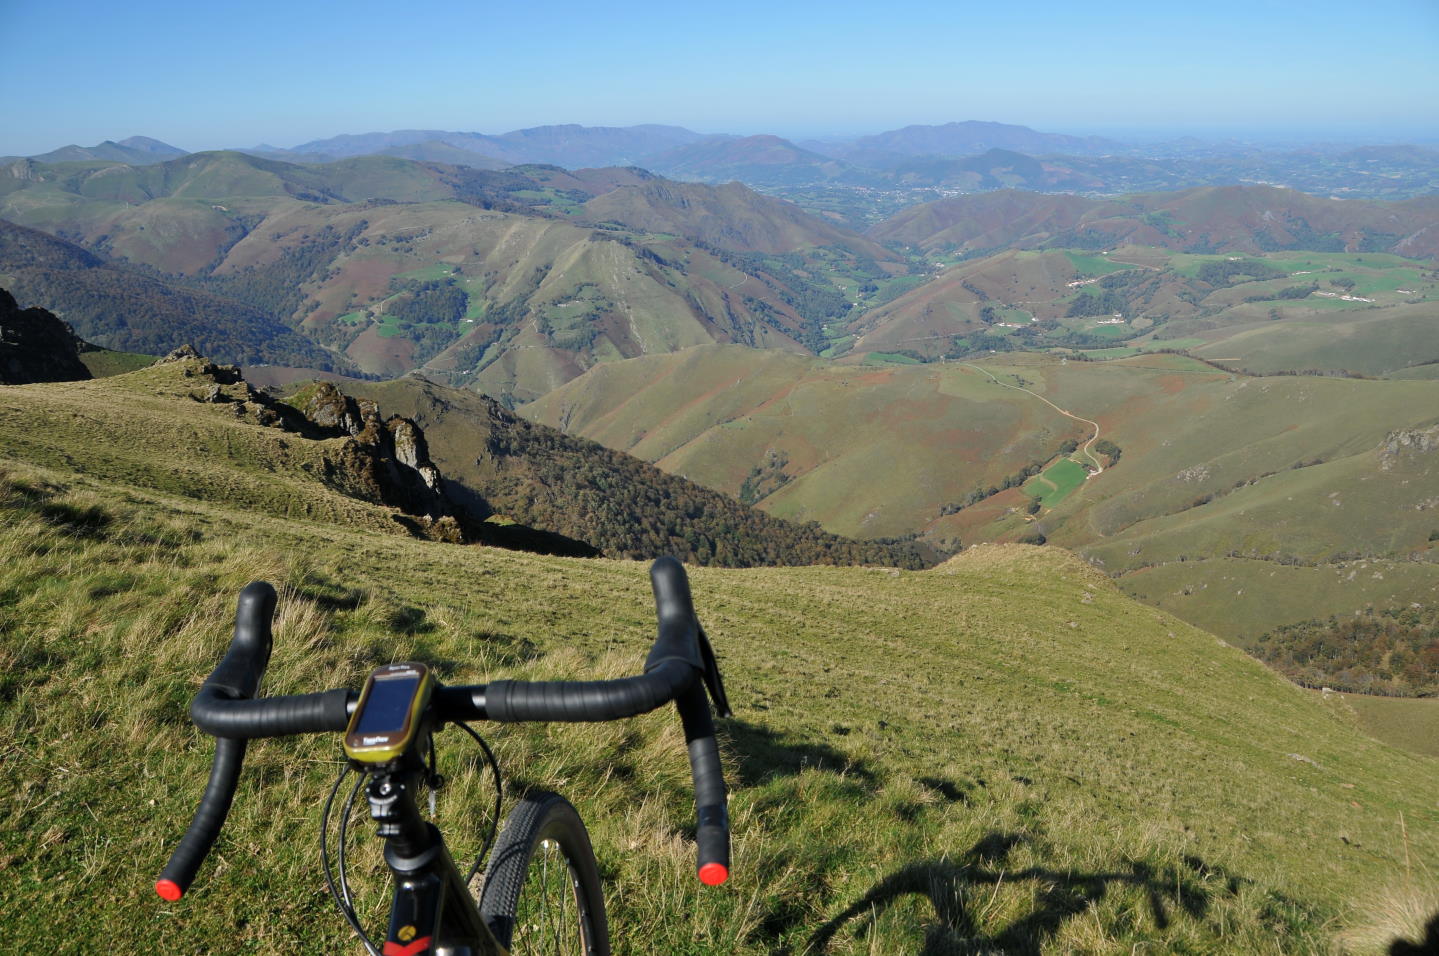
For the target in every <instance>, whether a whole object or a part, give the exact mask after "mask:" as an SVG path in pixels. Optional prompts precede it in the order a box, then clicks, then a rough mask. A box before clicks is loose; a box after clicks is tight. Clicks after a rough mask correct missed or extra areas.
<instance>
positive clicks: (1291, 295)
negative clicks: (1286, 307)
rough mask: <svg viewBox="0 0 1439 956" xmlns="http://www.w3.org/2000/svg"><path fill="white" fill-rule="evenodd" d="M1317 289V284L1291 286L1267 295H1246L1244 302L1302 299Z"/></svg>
mask: <svg viewBox="0 0 1439 956" xmlns="http://www.w3.org/2000/svg"><path fill="white" fill-rule="evenodd" d="M1318 288H1319V283H1317V282H1316V283H1314V284H1312V285H1291V286H1288V287H1286V288H1283V289H1280V290H1279V291H1278V292H1273V293H1270V294H1269V295H1246V296H1245V297H1244V301H1245V302H1268V301H1270V300H1271V299H1304V298H1308V296H1309V294H1310V293H1311V292H1313V291H1315V290H1316V289H1318Z"/></svg>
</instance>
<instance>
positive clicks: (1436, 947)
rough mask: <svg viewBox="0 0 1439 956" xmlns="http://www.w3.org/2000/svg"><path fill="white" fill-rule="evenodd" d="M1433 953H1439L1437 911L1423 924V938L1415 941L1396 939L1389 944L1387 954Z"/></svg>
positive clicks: (1427, 955) (1418, 955) (1429, 955)
mask: <svg viewBox="0 0 1439 956" xmlns="http://www.w3.org/2000/svg"><path fill="white" fill-rule="evenodd" d="M1435 953H1439V913H1435V914H1434V915H1433V916H1431V917H1430V918H1429V922H1427V923H1425V924H1424V938H1423V939H1421V940H1419V941H1418V942H1417V943H1416V942H1414V941H1413V940H1408V939H1396V940H1395V941H1394V942H1392V943H1390V944H1389V956H1434V954H1435Z"/></svg>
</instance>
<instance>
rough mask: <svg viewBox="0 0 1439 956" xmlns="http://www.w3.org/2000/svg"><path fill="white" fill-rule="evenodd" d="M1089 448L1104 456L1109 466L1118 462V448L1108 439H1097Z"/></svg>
mask: <svg viewBox="0 0 1439 956" xmlns="http://www.w3.org/2000/svg"><path fill="white" fill-rule="evenodd" d="M1091 447H1092V448H1093V449H1094V450H1095V451H1097V452H1099V454H1101V455H1104V456H1105V457H1106V458H1108V459H1109V463H1110V464H1111V465H1113V464H1114V463H1115V462H1117V461H1119V455H1120V449H1119V446H1118V445H1116V444H1115V443H1114V442H1112V441H1110V440H1109V439H1108V438H1101V439H1099V441H1097V442H1095V443H1094V444H1093V445H1092V446H1091Z"/></svg>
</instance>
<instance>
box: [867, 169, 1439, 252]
mask: <svg viewBox="0 0 1439 956" xmlns="http://www.w3.org/2000/svg"><path fill="white" fill-rule="evenodd" d="M1435 208H1436V200H1435V199H1434V197H1432V196H1425V197H1422V198H1419V199H1409V200H1404V201H1401V202H1376V201H1371V200H1338V199H1328V198H1321V197H1318V196H1310V195H1307V194H1305V193H1301V192H1298V191H1296V190H1293V189H1282V188H1279V187H1275V186H1203V187H1199V188H1196V189H1183V190H1176V191H1171V192H1152V193H1136V194H1134V195H1130V196H1121V197H1117V198H1114V199H1080V198H1079V197H1075V196H1045V195H1041V194H1038V193H1024V192H1014V191H1005V192H998V193H989V194H984V195H977V196H958V197H954V198H951V199H942V200H939V201H937V202H933V203H926V204H924V205H920V206H914V207H912V208H910V209H905V210H902V211H901V212H899V213H898V214H896V215H895V216H893V217H891V218H890V219H889V220H886V221H885V222H884V223H881V224H880V225H878V226H875V227H874V228H872V229H871V230H870V232H869V234H870V236H871V238H874V239H876V240H878V241H880V242H897V243H902V244H905V245H909V246H915V247H917V248H921V249H924V250H926V251H929V252H939V251H946V250H948V251H955V252H966V251H970V252H972V251H988V250H992V249H998V248H1003V247H1016V246H1017V247H1020V248H1044V247H1052V246H1066V245H1077V244H1084V245H1087V246H1089V247H1090V248H1104V247H1110V246H1114V245H1117V244H1121V243H1136V244H1140V245H1153V246H1163V247H1164V248H1167V249H1173V250H1177V251H1185V252H1226V253H1251V254H1252V253H1256V252H1261V251H1265V250H1275V249H1323V250H1327V251H1333V252H1346V251H1347V252H1365V251H1368V252H1392V253H1397V254H1399V255H1404V256H1410V257H1416V258H1433V257H1434V256H1435V255H1436V254H1439V247H1436V245H1435V237H1434V236H1433V235H1432V232H1433V230H1432V229H1430V228H1428V227H1429V226H1430V225H1431V224H1432V223H1433V221H1434V215H1435ZM1076 239H1080V240H1083V242H1082V243H1076V242H1075V240H1076Z"/></svg>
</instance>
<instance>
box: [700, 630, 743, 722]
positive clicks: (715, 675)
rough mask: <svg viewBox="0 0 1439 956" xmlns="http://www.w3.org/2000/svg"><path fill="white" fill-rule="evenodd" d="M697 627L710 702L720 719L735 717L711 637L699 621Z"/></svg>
mask: <svg viewBox="0 0 1439 956" xmlns="http://www.w3.org/2000/svg"><path fill="white" fill-rule="evenodd" d="M695 627H696V629H697V630H698V631H699V645H700V659H701V660H702V661H703V662H704V680H705V688H706V689H707V690H708V691H709V695H710V702H711V703H713V704H714V709H715V713H716V714H717V715H719V716H720V717H733V716H734V711H732V710H730V706H729V698H728V697H726V696H725V692H724V680H723V679H722V678H721V677H720V670H719V661H718V660H717V659H716V658H715V652H714V648H713V647H711V646H710V639H709V635H708V634H706V633H705V629H704V625H702V624H700V623H699V622H698V621H696V622H695Z"/></svg>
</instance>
